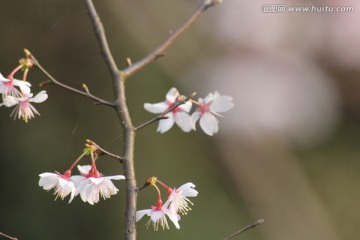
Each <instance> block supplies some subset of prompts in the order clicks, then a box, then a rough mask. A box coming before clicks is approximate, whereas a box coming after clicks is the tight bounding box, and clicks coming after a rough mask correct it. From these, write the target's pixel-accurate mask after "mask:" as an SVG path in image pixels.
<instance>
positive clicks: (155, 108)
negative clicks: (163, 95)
mask: <svg viewBox="0 0 360 240" xmlns="http://www.w3.org/2000/svg"><path fill="white" fill-rule="evenodd" d="M144 108H145V110H147V111H149V112H151V113H157V114H159V113H163V112H165V111H166V110H167V109H168V108H169V105H167V104H166V103H165V102H159V103H154V104H150V103H145V104H144Z"/></svg>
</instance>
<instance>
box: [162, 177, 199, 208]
mask: <svg viewBox="0 0 360 240" xmlns="http://www.w3.org/2000/svg"><path fill="white" fill-rule="evenodd" d="M194 188H195V185H194V184H193V183H191V182H188V183H185V184H183V185H181V186H180V187H179V188H177V189H176V188H174V189H171V188H167V191H168V193H169V194H170V195H169V198H168V200H167V202H166V203H168V205H169V210H170V211H171V212H173V213H177V212H180V213H181V214H183V215H186V214H187V212H188V211H190V210H191V208H190V207H189V204H191V205H194V204H193V203H192V202H191V201H190V200H189V199H188V197H196V196H197V195H198V191H196V190H195V189H194ZM166 203H165V205H166Z"/></svg>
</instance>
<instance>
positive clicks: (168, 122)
mask: <svg viewBox="0 0 360 240" xmlns="http://www.w3.org/2000/svg"><path fill="white" fill-rule="evenodd" d="M165 116H168V117H169V118H167V119H161V120H160V121H159V126H158V129H157V131H158V132H160V133H164V132H167V131H169V129H170V128H171V127H172V126H173V125H174V123H175V121H174V115H173V113H168V114H166V115H165Z"/></svg>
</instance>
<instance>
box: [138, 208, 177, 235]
mask: <svg viewBox="0 0 360 240" xmlns="http://www.w3.org/2000/svg"><path fill="white" fill-rule="evenodd" d="M145 215H148V216H149V217H150V219H149V220H148V221H147V223H146V224H145V226H146V227H147V228H148V227H149V226H150V224H151V223H152V225H153V227H154V230H155V231H157V230H158V229H159V225H160V227H161V228H162V229H163V230H164V229H165V228H166V229H170V228H169V224H168V221H167V218H166V216H167V217H168V218H169V219H170V220H171V221H172V222H173V224H174V225H175V227H176V228H177V229H179V228H180V225H179V220H180V216H179V215H178V214H177V213H174V212H171V211H170V210H169V209H168V206H167V204H166V203H165V204H164V205H163V204H162V202H161V201H160V202H158V204H157V206H156V207H154V206H152V207H151V208H150V209H145V210H139V211H137V212H136V222H138V221H139V220H140V219H141V218H142V217H143V216H145Z"/></svg>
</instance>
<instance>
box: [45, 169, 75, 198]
mask: <svg viewBox="0 0 360 240" xmlns="http://www.w3.org/2000/svg"><path fill="white" fill-rule="evenodd" d="M70 175H71V172H68V171H67V172H65V173H64V174H59V173H56V174H55V173H49V172H46V173H42V174H40V175H39V176H40V180H39V186H40V187H42V188H43V189H44V190H46V191H49V190H51V189H53V188H55V193H54V195H56V197H55V200H56V199H57V198H58V197H60V198H61V199H62V200H64V198H65V197H66V196H67V195H69V194H70V199H69V203H71V201H72V200H73V199H74V197H75V193H76V188H75V185H74V182H73V181H72V179H71V177H70Z"/></svg>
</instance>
